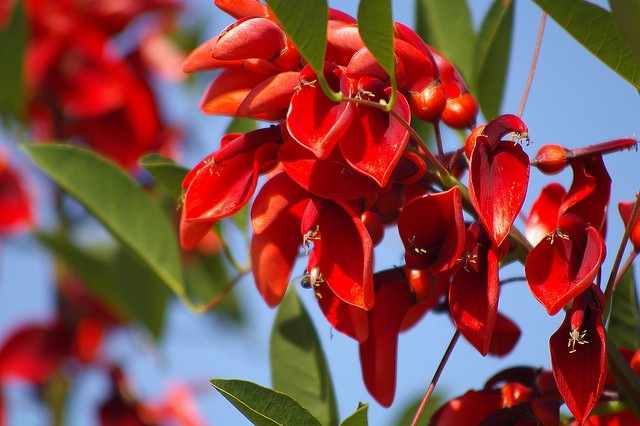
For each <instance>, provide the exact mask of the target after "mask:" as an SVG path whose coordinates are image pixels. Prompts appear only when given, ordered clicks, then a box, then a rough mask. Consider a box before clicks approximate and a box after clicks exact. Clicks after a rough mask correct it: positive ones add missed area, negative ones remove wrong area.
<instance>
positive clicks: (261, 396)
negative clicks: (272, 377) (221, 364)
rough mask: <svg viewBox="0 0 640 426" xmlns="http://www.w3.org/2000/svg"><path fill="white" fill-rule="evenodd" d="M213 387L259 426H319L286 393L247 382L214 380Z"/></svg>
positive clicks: (316, 420)
mask: <svg viewBox="0 0 640 426" xmlns="http://www.w3.org/2000/svg"><path fill="white" fill-rule="evenodd" d="M211 384H212V385H213V386H214V387H215V388H216V389H217V390H218V391H219V392H220V393H221V394H222V396H224V397H225V398H227V400H228V401H229V402H230V403H232V404H233V405H234V406H235V407H236V408H237V409H238V411H240V412H241V413H242V414H244V415H245V417H246V418H247V419H249V420H250V421H251V423H253V424H254V425H256V426H277V425H282V426H320V422H319V421H318V419H316V418H315V417H313V415H312V414H311V413H309V412H308V411H307V410H305V409H304V408H303V407H302V406H301V405H300V404H298V403H297V402H296V401H295V400H294V399H293V398H291V397H290V396H289V395H286V394H284V393H281V392H277V391H274V390H272V389H268V388H265V387H262V386H260V385H257V384H255V383H252V382H247V381H244V380H235V379H212V380H211Z"/></svg>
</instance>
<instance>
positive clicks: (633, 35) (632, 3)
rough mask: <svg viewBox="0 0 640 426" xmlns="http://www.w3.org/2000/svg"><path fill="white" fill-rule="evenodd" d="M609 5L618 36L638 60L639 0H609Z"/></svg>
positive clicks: (639, 47)
mask: <svg viewBox="0 0 640 426" xmlns="http://www.w3.org/2000/svg"><path fill="white" fill-rule="evenodd" d="M609 5H610V6H611V14H612V15H613V21H614V22H615V23H616V26H617V27H618V32H619V33H620V36H621V37H622V39H623V40H624V41H625V42H626V43H627V46H629V48H630V49H631V51H632V52H633V53H634V55H636V60H637V61H640V0H609Z"/></svg>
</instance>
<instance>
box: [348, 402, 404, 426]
mask: <svg viewBox="0 0 640 426" xmlns="http://www.w3.org/2000/svg"><path fill="white" fill-rule="evenodd" d="M368 410H369V404H362V403H360V406H359V407H358V409H357V410H356V411H355V413H353V414H352V415H350V416H349V417H347V418H346V419H344V420H343V421H342V422H341V423H340V426H367V425H368V424H369V419H368V417H367V413H368ZM407 424H408V423H407Z"/></svg>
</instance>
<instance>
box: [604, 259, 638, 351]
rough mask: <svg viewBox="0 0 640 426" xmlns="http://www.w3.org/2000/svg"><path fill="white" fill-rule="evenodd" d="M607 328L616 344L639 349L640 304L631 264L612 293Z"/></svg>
mask: <svg viewBox="0 0 640 426" xmlns="http://www.w3.org/2000/svg"><path fill="white" fill-rule="evenodd" d="M607 330H608V331H609V337H611V339H612V340H613V341H614V342H615V343H616V345H618V346H620V347H623V348H627V349H633V350H636V349H640V305H639V304H638V294H637V293H636V283H635V279H634V275H633V266H632V267H630V268H629V269H627V271H626V272H625V273H624V275H623V276H622V278H621V279H620V281H619V282H618V285H617V286H616V291H615V292H614V293H613V298H612V299H611V316H610V318H609V324H608V325H607Z"/></svg>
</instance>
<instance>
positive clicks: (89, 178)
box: [23, 144, 184, 296]
mask: <svg viewBox="0 0 640 426" xmlns="http://www.w3.org/2000/svg"><path fill="white" fill-rule="evenodd" d="M23 149H24V150H25V151H26V152H27V153H28V154H29V156H30V157H31V159H32V160H33V162H34V163H35V164H36V165H37V166H38V167H39V168H40V169H41V170H42V171H44V172H45V173H46V174H47V175H48V176H49V177H50V178H51V179H53V181H54V182H55V183H56V184H58V185H59V186H60V188H62V189H63V190H64V191H66V192H67V193H69V194H70V195H71V196H72V197H74V198H75V199H76V200H77V201H78V202H80V204H82V205H83V206H84V207H85V208H86V209H87V210H88V211H89V212H90V213H91V214H93V215H94V216H95V217H96V219H98V220H99V221H100V222H101V223H102V224H103V225H104V226H105V227H106V228H107V229H108V230H109V231H110V232H111V234H112V235H113V236H114V238H116V240H118V241H119V242H120V243H121V244H122V245H123V246H124V247H126V248H128V249H129V250H131V251H132V252H133V253H135V254H136V255H137V256H138V257H139V258H140V260H141V261H142V262H143V263H144V265H145V266H146V267H147V268H149V269H150V270H151V271H152V272H153V273H154V274H155V275H156V276H157V277H158V278H159V279H160V280H161V281H162V282H163V283H165V284H166V285H167V286H168V287H169V288H170V289H172V290H173V291H174V292H175V293H177V294H178V295H180V296H182V295H184V287H183V283H182V268H181V264H180V253H179V250H178V241H177V238H176V235H175V232H174V226H173V225H172V224H171V222H169V220H168V219H167V217H166V216H165V214H164V213H163V212H162V210H161V209H160V208H159V207H158V205H157V204H156V203H154V202H153V200H152V199H151V198H150V197H149V195H147V194H146V193H145V192H144V191H143V190H142V189H141V188H140V187H139V186H138V185H137V184H136V183H135V182H134V181H133V180H132V179H131V178H130V177H129V176H128V175H127V174H126V173H125V172H124V171H123V170H121V169H120V168H119V167H118V166H116V165H115V164H113V163H111V162H109V161H107V160H105V159H104V158H102V157H100V156H99V155H97V154H95V153H93V152H91V151H88V150H85V149H80V148H75V147H72V146H69V145H56V144H48V145H23Z"/></svg>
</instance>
